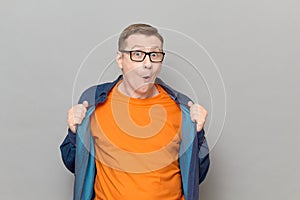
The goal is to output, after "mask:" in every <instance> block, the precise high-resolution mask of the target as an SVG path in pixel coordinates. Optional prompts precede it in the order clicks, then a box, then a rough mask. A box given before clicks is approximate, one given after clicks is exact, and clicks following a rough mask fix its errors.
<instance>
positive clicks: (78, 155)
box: [60, 76, 210, 200]
mask: <svg viewBox="0 0 300 200" xmlns="http://www.w3.org/2000/svg"><path fill="white" fill-rule="evenodd" d="M120 79H122V76H119V77H118V79H116V80H115V81H113V82H109V83H104V84H100V85H96V86H92V87H90V88H89V89H87V90H86V91H85V92H84V93H83V94H82V95H81V97H80V99H79V102H78V103H82V102H83V101H85V100H86V101H88V102H89V107H88V109H87V113H86V117H85V118H84V120H83V121H82V123H81V124H80V125H78V127H77V133H76V134H74V133H72V132H71V131H70V129H69V130H68V134H67V136H66V138H65V139H64V141H63V143H62V144H61V146H60V149H61V154H62V159H63V162H64V164H65V166H66V167H67V168H68V169H69V170H70V171H71V172H72V173H74V174H75V183H74V197H73V199H74V200H90V199H93V198H94V180H95V175H96V167H95V160H94V151H95V149H94V141H93V138H92V136H91V131H90V116H91V114H92V113H93V112H94V110H95V107H96V106H97V105H101V104H102V103H104V102H105V101H106V98H107V95H108V93H109V91H110V90H111V89H112V88H113V87H114V86H115V85H116V83H117V82H118V81H119V80H120ZM156 83H158V84H159V85H160V86H162V87H163V88H164V90H166V91H167V93H168V94H169V95H170V97H171V98H172V99H173V100H174V101H175V102H176V103H177V104H178V105H179V107H180V109H181V112H182V120H181V121H182V124H181V127H182V141H181V143H180V149H179V165H180V171H181V181H182V190H183V194H184V197H185V200H198V199H199V184H200V183H201V182H202V181H203V180H204V179H205V177H206V174H207V172H208V168H209V164H210V159H209V149H208V145H207V142H206V139H205V136H204V130H203V129H202V130H201V131H200V132H197V131H196V124H195V123H194V122H192V121H191V119H190V113H189V107H188V105H187V104H188V102H189V101H190V99H189V98H188V97H187V96H185V95H183V94H181V93H180V92H177V91H175V90H173V89H172V88H170V87H169V86H168V85H166V84H165V83H164V82H162V81H161V80H160V79H159V78H157V79H156Z"/></svg>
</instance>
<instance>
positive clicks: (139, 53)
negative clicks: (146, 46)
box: [132, 51, 143, 57]
mask: <svg viewBox="0 0 300 200" xmlns="http://www.w3.org/2000/svg"><path fill="white" fill-rule="evenodd" d="M132 53H133V55H134V56H135V57H141V56H142V55H143V53H142V52H140V51H134V52H132Z"/></svg>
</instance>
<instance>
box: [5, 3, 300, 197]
mask: <svg viewBox="0 0 300 200" xmlns="http://www.w3.org/2000/svg"><path fill="white" fill-rule="evenodd" d="M0 2H1V5H0V34H1V37H0V72H1V73H0V90H1V98H0V103H1V107H2V108H1V126H0V131H1V140H0V160H1V165H0V166H1V170H0V177H1V178H0V188H1V189H0V199H45V200H46V199H49V200H50V199H51V200H52V199H58V200H65V199H71V196H72V185H73V175H72V174H71V173H69V172H67V170H66V169H65V168H64V166H63V164H62V161H61V158H60V152H59V149H58V147H59V144H60V143H61V142H62V140H63V138H64V136H65V134H66V127H67V123H66V119H67V110H68V109H69V108H70V106H71V105H72V101H76V100H77V98H78V95H79V93H80V92H81V91H82V90H83V89H84V88H86V87H88V86H89V85H91V84H94V83H96V82H97V80H100V81H102V80H105V79H111V77H115V76H116V74H117V73H118V70H117V69H115V68H114V67H115V65H114V64H112V67H111V68H109V69H110V70H112V71H113V70H115V72H110V73H106V75H105V76H103V77H104V78H103V79H100V78H99V74H101V72H103V69H104V68H103V66H104V65H107V64H108V63H109V62H110V61H111V59H113V58H114V55H115V50H116V43H115V41H114V39H112V40H109V42H108V43H105V44H103V45H102V46H101V48H99V49H98V50H97V51H99V52H98V53H97V51H95V53H94V54H93V55H92V56H90V58H89V59H88V60H87V62H86V63H85V66H86V67H85V68H84V70H82V71H81V72H80V75H79V76H78V79H77V80H75V77H76V74H77V70H78V68H79V66H80V63H81V62H82V61H83V60H84V58H85V57H86V56H87V55H88V53H89V52H90V50H91V49H92V48H93V47H95V45H97V44H98V43H99V42H101V41H103V40H105V39H106V38H108V37H110V36H112V35H114V34H116V33H119V32H120V31H121V30H122V29H123V28H124V27H126V26H127V25H129V24H131V23H134V22H146V23H150V24H153V25H154V26H157V27H165V28H169V29H173V30H177V31H180V32H183V33H185V34H187V35H189V36H190V37H192V38H194V39H195V40H196V41H197V42H199V43H201V44H202V45H204V46H205V48H206V49H207V51H208V52H209V53H210V55H211V56H212V57H213V59H214V61H215V62H216V63H217V65H218V67H219V70H220V73H221V75H222V77H223V81H224V84H225V89H226V95H227V104H226V109H227V115H226V122H225V126H224V129H223V131H222V133H221V135H220V137H219V140H218V141H217V143H216V145H214V143H215V142H216V141H209V142H210V144H212V146H213V148H212V152H211V159H212V164H211V168H210V171H209V174H208V176H207V179H206V181H205V182H204V183H203V184H202V185H201V187H200V188H201V195H200V197H201V199H203V200H248V199H249V200H253V199H272V200H277V199H278V200H279V199H280V200H281V199H288V200H296V199H299V198H300V171H299V166H300V157H299V150H300V149H299V142H300V133H299V130H300V129H299V124H300V117H299V111H300V104H299V101H300V94H299V84H300V79H299V74H300V69H299V64H300V62H299V52H300V46H299V42H300V41H299V35H300V26H299V22H300V17H299V12H300V9H299V6H300V3H299V1H296V0H286V1H283V0H282V1H278V0H272V1H271V0H251V1H250V0H248V1H238V0H228V1H216V0H212V1H178V2H175V1H120V2H117V1H61V0H59V1H58V0H51V1H50V0H44V1H34V0H27V1H16V0H14V1H12V0H7V1H5V0H1V1H0ZM173 36H174V38H172V36H170V39H169V40H168V38H165V39H166V46H167V47H168V49H169V50H174V51H178V52H179V51H182V52H188V53H187V55H185V56H191V58H189V59H191V60H193V62H197V61H199V60H203V62H204V64H203V63H202V64H201V63H198V64H196V65H197V66H198V67H200V69H201V71H202V72H203V75H204V78H207V80H208V85H209V87H210V88H211V91H212V95H213V98H214V99H215V100H216V99H217V100H219V102H216V103H214V102H212V101H211V100H210V97H209V95H208V90H207V89H206V87H204V86H203V83H204V81H203V80H202V79H198V80H197V79H191V84H192V85H193V88H194V89H195V90H197V98H198V102H199V103H201V104H202V105H204V106H205V107H207V108H208V110H209V111H210V118H209V119H208V122H207V124H206V128H208V126H209V125H213V122H214V121H218V119H222V116H223V115H224V111H225V110H222V109H224V108H222V104H221V103H222V102H224V99H222V98H223V96H222V95H221V94H222V90H221V87H220V82H219V83H218V81H219V79H218V77H217V76H216V75H215V74H214V73H215V72H208V71H209V70H208V68H209V69H212V68H210V67H208V66H209V64H208V63H209V62H206V61H205V59H207V58H204V57H205V56H204V55H205V54H203V52H202V53H201V52H200V51H199V49H198V50H197V48H196V47H193V46H192V45H190V47H188V46H189V45H183V43H180V42H176V39H175V38H176V37H175V36H176V34H173ZM101 52H104V53H101ZM100 53H101V54H100ZM180 54H184V53H180ZM200 54H201V56H200ZM193 56H196V57H197V56H199V60H196V59H195V58H193ZM202 57H203V59H201V58H202ZM166 62H168V64H172V63H173V64H174V63H175V58H174V59H171V56H169V60H167V61H166ZM205 63H206V64H207V65H206V64H205ZM100 66H101V67H100ZM113 66H114V67H113ZM179 68H180V66H179ZM95 70H96V71H95ZM97 70H98V71H97ZM206 70H208V71H206ZM92 71H94V74H91V72H92ZM169 72H170V74H168V73H167V72H165V73H162V75H169V76H167V77H169V78H168V81H171V82H172V80H174V78H175V77H176V74H174V75H172V73H171V71H169ZM180 73H183V72H182V71H181V72H180ZM183 74H185V75H186V76H191V77H192V75H193V72H192V71H186V72H185V73H183ZM212 74H213V75H212ZM89 75H90V76H89ZM177 75H178V73H177ZM214 77H215V79H214ZM176 80H177V79H176ZM213 80H215V81H216V83H218V84H217V85H214V84H213V83H214V81H213ZM74 82H75V83H76V84H75V87H74V85H73V83H74ZM172 85H173V86H174V87H175V88H179V89H180V87H182V85H184V84H183V82H181V81H180V79H179V81H178V80H177V81H173V83H172ZM183 88H186V86H184V87H183ZM73 89H74V93H72V92H73ZM199 91H200V92H199ZM188 93H189V92H188ZM218 94H220V95H221V96H220V98H218ZM213 104H216V105H221V106H220V107H219V108H220V109H217V110H215V111H214V112H215V113H212V112H211V108H212V106H213ZM215 108H218V106H217V107H215ZM218 110H221V112H219V113H218V112H217V111H218ZM212 115H213V117H214V118H213V117H212ZM214 119H215V120H214ZM218 123H219V125H216V126H220V124H221V123H222V120H220V121H218ZM213 127H215V126H213ZM213 127H212V129H211V130H212V131H211V132H208V135H209V134H210V133H211V134H212V135H214V134H216V133H214V131H216V130H213ZM209 139H210V138H209ZM212 140H215V139H212Z"/></svg>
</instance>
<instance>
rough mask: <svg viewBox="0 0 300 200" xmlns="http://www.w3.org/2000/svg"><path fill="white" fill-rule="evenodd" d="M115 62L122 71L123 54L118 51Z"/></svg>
mask: <svg viewBox="0 0 300 200" xmlns="http://www.w3.org/2000/svg"><path fill="white" fill-rule="evenodd" d="M116 62H117V64H118V66H119V68H120V69H122V68H123V66H122V63H123V54H122V53H121V52H120V51H118V52H117V56H116Z"/></svg>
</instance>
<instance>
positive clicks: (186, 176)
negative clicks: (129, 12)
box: [60, 24, 210, 200]
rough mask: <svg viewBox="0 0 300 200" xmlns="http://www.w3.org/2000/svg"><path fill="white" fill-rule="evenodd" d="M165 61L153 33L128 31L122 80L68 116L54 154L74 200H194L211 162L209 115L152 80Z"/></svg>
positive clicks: (93, 93) (95, 91) (90, 93)
mask: <svg viewBox="0 0 300 200" xmlns="http://www.w3.org/2000/svg"><path fill="white" fill-rule="evenodd" d="M164 55H165V53H164V52H163V38H162V36H161V35H160V34H159V33H158V32H157V29H156V28H154V27H152V26H150V25H147V24H133V25H130V26H128V27H127V28H126V29H125V30H124V31H123V32H122V33H121V35H120V38H119V51H118V52H117V57H116V62H117V64H118V66H119V68H120V69H121V71H122V75H121V76H119V77H118V79H117V80H115V81H113V82H110V83H104V84H100V85H97V86H93V87H91V88H89V89H87V90H86V91H85V92H84V93H83V94H82V95H81V97H80V100H79V104H77V105H75V106H73V107H72V108H71V109H70V110H69V112H68V126H69V129H68V135H67V136H66V138H65V140H64V142H63V143H62V145H61V147H60V148H61V153H62V158H63V162H64V164H65V165H66V167H67V168H68V169H69V170H70V171H71V172H73V173H75V184H74V199H76V200H77V199H82V200H89V199H97V200H98V199H109V200H110V199H118V200H119V199H130V200H132V199H166V200H169V199H185V200H196V199H198V196H199V184H200V183H201V182H202V181H203V180H204V179H205V176H206V173H207V171H208V168H209V162H210V161H209V155H208V146H207V143H206V140H205V137H204V130H203V125H204V121H205V118H206V116H207V112H206V110H205V109H204V108H203V107H201V106H200V105H198V104H193V103H192V101H191V100H190V99H189V98H188V97H186V96H185V95H183V94H181V93H179V92H177V91H175V90H173V89H172V88H171V87H169V86H168V85H166V84H165V83H164V82H162V81H161V80H160V79H159V78H157V76H158V74H159V72H160V70H161V65H162V62H163V59H164Z"/></svg>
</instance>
